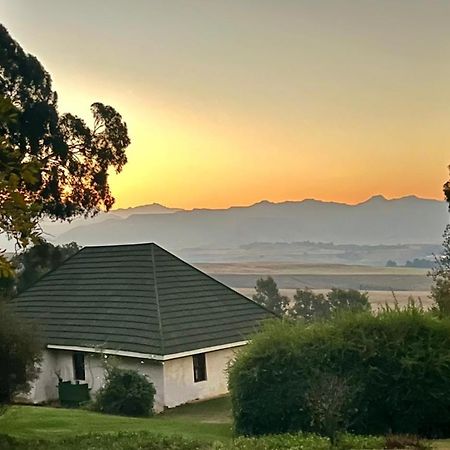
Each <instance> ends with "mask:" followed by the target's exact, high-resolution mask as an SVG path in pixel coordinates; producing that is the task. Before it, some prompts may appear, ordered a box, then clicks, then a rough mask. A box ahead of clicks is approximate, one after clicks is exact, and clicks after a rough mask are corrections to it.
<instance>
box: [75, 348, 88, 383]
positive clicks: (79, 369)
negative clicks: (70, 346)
mask: <svg viewBox="0 0 450 450" xmlns="http://www.w3.org/2000/svg"><path fill="white" fill-rule="evenodd" d="M72 358H73V374H74V378H75V380H85V379H86V374H85V371H84V353H81V352H76V353H74V354H73V357H72Z"/></svg>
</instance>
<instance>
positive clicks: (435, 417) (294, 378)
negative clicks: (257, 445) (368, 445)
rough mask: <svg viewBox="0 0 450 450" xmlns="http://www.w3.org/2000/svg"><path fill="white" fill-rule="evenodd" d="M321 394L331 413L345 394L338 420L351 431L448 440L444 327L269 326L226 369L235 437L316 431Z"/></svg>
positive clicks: (449, 356)
mask: <svg viewBox="0 0 450 450" xmlns="http://www.w3.org/2000/svg"><path fill="white" fill-rule="evenodd" d="M329 380H330V382H329V383H328V381H329ZM336 380H337V382H336ZM339 381H342V386H343V387H342V388H341V387H340V385H339V383H338V382H339ZM318 386H319V387H320V388H321V389H323V393H324V394H325V395H324V398H322V399H321V401H322V403H326V402H327V400H328V398H327V396H329V397H330V399H331V400H330V402H331V407H330V409H332V408H333V407H336V405H334V406H333V400H334V398H335V391H339V390H342V391H343V392H345V394H346V397H347V398H346V402H344V403H341V407H342V408H343V410H342V411H338V414H337V419H336V420H337V421H338V422H339V426H341V427H342V428H347V429H348V430H349V431H351V432H354V433H357V434H373V435H384V434H387V433H411V434H419V435H422V436H433V437H443V436H445V437H447V436H450V321H449V320H439V319H437V318H435V317H432V316H431V315H428V314H424V313H421V312H420V311H418V310H415V309H414V308H410V309H409V310H406V311H385V312H383V313H380V314H379V315H377V316H373V315H370V314H361V315H354V314H352V315H345V316H342V317H339V318H337V319H336V320H333V321H330V322H326V323H314V324H311V325H304V324H299V323H292V322H282V321H276V322H273V323H269V324H267V325H266V327H265V329H264V330H263V331H262V332H261V333H259V334H258V335H256V336H255V337H254V339H253V341H252V343H251V344H250V345H249V346H247V348H245V349H244V350H242V351H241V352H240V353H239V355H238V357H237V360H236V361H235V362H234V364H233V365H232V367H231V368H230V377H229V387H230V391H231V398H232V404H233V415H234V420H235V429H236V432H237V433H238V434H244V435H260V434H276V433H284V432H297V431H304V432H308V431H319V432H320V431H323V430H321V429H320V423H321V422H320V421H318V420H316V417H315V415H314V411H313V410H312V407H311V401H310V398H311V393H314V392H317V391H319V393H320V389H317V387H318ZM336 386H337V388H336ZM344 387H345V389H344ZM319 403H320V402H319ZM326 413H327V411H325V413H324V414H326ZM339 414H341V416H342V417H340V416H339ZM325 419H327V420H328V419H330V418H329V417H328V416H327V417H325ZM331 419H333V420H334V418H333V417H331ZM331 419H330V420H331Z"/></svg>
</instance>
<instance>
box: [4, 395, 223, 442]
mask: <svg viewBox="0 0 450 450" xmlns="http://www.w3.org/2000/svg"><path fill="white" fill-rule="evenodd" d="M229 411H230V401H229V399H228V398H227V397H224V398H220V399H214V400H210V401H207V402H202V403H197V404H196V403H194V404H191V405H186V406H182V407H179V408H175V409H174V410H169V411H167V412H165V413H164V414H159V415H157V416H154V417H150V418H133V417H121V416H109V415H105V414H99V413H95V412H91V411H85V410H82V409H64V408H48V407H42V406H13V407H11V408H10V409H9V410H8V411H7V412H6V413H5V414H4V415H3V416H2V417H0V433H4V434H8V435H10V436H14V437H19V438H25V437H26V438H34V439H53V438H60V437H67V436H73V435H79V434H86V433H93V432H95V433H111V432H118V431H129V432H137V431H149V432H152V433H158V434H161V435H174V434H177V435H181V436H184V437H187V438H192V439H196V440H199V441H221V442H228V441H230V440H231V436H232V431H231V420H230V418H229Z"/></svg>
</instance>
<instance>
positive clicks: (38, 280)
mask: <svg viewBox="0 0 450 450" xmlns="http://www.w3.org/2000/svg"><path fill="white" fill-rule="evenodd" d="M85 248H86V247H81V248H79V249H78V250H77V251H76V252H75V253H73V254H72V255H70V256H69V257H68V258H66V259H65V260H64V261H63V262H62V263H61V264H60V265H59V266H57V267H54V268H53V269H51V270H49V271H48V272H45V273H44V274H43V275H41V276H39V277H38V278H37V279H36V280H34V281H33V282H32V283H31V284H30V285H29V286H28V287H27V288H26V289H24V290H23V291H20V292H16V294H15V295H14V296H13V297H12V298H11V300H10V301H13V300H15V299H16V298H17V297H19V296H21V295H22V294H23V293H24V292H26V291H28V290H29V289H31V288H33V287H34V286H35V285H36V284H37V283H39V282H40V281H41V280H43V279H44V278H47V277H48V276H49V275H51V274H53V272H55V271H56V270H58V269H59V268H60V267H61V266H63V265H64V264H65V263H66V262H68V261H69V259H72V258H73V257H74V256H76V255H78V254H79V253H80V252H82V251H83V250H84V249H85Z"/></svg>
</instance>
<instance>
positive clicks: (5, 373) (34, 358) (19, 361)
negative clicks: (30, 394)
mask: <svg viewBox="0 0 450 450" xmlns="http://www.w3.org/2000/svg"><path fill="white" fill-rule="evenodd" d="M40 353H41V346H40V344H39V341H38V340H37V338H36V335H35V333H34V331H33V330H32V329H31V328H30V326H28V325H26V324H24V323H23V322H21V321H19V320H18V319H17V318H15V317H14V316H13V315H11V313H10V312H9V311H8V308H7V306H6V305H0V404H6V403H9V402H10V401H11V400H12V398H13V397H14V396H15V395H16V394H18V393H23V392H26V391H27V390H28V389H29V387H30V382H31V381H33V380H34V379H35V378H36V376H37V374H38V369H37V364H38V363H39V361H40Z"/></svg>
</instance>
